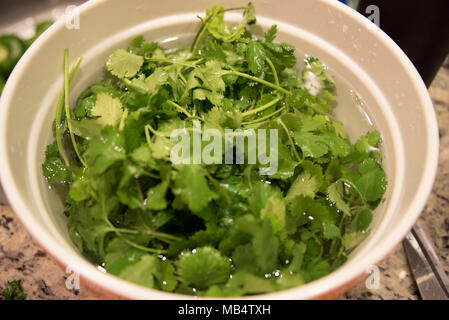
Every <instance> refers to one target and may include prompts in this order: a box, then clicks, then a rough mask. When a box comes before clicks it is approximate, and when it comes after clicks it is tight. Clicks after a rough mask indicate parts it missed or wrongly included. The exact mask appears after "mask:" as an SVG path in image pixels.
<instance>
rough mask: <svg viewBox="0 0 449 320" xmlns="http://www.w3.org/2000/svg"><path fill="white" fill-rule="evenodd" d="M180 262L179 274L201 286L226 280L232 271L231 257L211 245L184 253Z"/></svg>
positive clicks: (190, 282)
mask: <svg viewBox="0 0 449 320" xmlns="http://www.w3.org/2000/svg"><path fill="white" fill-rule="evenodd" d="M178 264H179V269H178V272H179V274H180V275H181V276H182V277H183V278H184V279H185V280H186V281H187V282H188V283H189V284H192V285H193V286H198V287H200V288H205V287H208V286H210V285H213V284H218V283H223V282H225V281H226V280H227V279H228V278H229V275H230V272H231V263H230V262H229V259H228V258H226V257H224V256H223V255H222V254H221V253H220V252H219V251H217V250H216V249H214V248H211V247H202V248H198V249H195V251H194V252H186V253H184V254H183V255H182V256H181V258H180V260H179V262H178Z"/></svg>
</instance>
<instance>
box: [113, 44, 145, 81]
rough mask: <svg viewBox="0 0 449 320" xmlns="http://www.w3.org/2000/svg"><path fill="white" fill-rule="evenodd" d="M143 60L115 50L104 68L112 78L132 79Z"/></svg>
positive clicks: (126, 52)
mask: <svg viewBox="0 0 449 320" xmlns="http://www.w3.org/2000/svg"><path fill="white" fill-rule="evenodd" d="M142 64H143V58H142V57H141V56H138V55H135V54H133V53H130V52H128V51H126V50H123V49H117V50H116V51H114V52H113V53H112V54H111V55H110V56H109V58H108V61H107V62H106V67H107V69H108V70H109V72H111V74H113V75H114V76H116V77H118V78H120V79H123V78H132V77H134V76H135V75H136V74H137V72H138V71H139V70H140V68H141V67H142Z"/></svg>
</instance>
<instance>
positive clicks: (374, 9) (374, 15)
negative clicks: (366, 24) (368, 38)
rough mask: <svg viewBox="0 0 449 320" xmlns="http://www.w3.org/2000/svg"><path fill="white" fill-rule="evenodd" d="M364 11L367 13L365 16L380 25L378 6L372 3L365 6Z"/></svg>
mask: <svg viewBox="0 0 449 320" xmlns="http://www.w3.org/2000/svg"><path fill="white" fill-rule="evenodd" d="M365 13H366V14H369V16H367V17H366V18H367V19H368V20H370V21H371V22H372V23H374V24H375V25H377V26H378V27H380V9H379V7H378V6H376V5H374V4H372V5H369V6H367V7H366V8H365Z"/></svg>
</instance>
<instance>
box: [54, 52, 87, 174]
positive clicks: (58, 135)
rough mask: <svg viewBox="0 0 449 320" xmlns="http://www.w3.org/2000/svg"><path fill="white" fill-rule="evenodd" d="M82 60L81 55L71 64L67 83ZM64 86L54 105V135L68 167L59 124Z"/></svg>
mask: <svg viewBox="0 0 449 320" xmlns="http://www.w3.org/2000/svg"><path fill="white" fill-rule="evenodd" d="M82 60H83V58H82V57H80V58H78V60H76V62H75V64H74V65H73V67H72V69H70V72H69V76H68V81H69V83H70V81H71V80H72V78H73V76H74V75H75V72H76V70H78V67H79V65H80V64H81V61H82ZM64 81H65V80H64ZM64 87H65V85H63V86H62V90H61V93H60V95H59V99H58V104H57V106H56V116H55V122H56V128H55V135H56V145H57V146H58V151H59V155H60V156H61V158H62V160H63V161H64V164H65V165H66V166H67V167H69V166H70V162H69V160H68V158H67V156H66V154H65V151H64V146H63V145H62V132H61V129H62V124H61V119H62V110H63V108H64Z"/></svg>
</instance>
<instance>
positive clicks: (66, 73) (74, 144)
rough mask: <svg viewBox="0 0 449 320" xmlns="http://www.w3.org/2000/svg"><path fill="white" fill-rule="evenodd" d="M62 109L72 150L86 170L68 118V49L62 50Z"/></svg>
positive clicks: (85, 164)
mask: <svg viewBox="0 0 449 320" xmlns="http://www.w3.org/2000/svg"><path fill="white" fill-rule="evenodd" d="M64 108H65V116H66V121H67V127H68V128H69V134H70V139H71V140H72V144H73V149H75V153H76V155H77V156H78V159H79V160H80V162H81V163H82V164H83V166H84V167H85V168H87V163H86V162H85V161H84V159H83V158H82V157H81V155H80V152H79V150H78V145H77V143H76V140H75V134H74V133H73V129H72V121H71V118H70V117H71V116H70V103H69V49H64Z"/></svg>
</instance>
